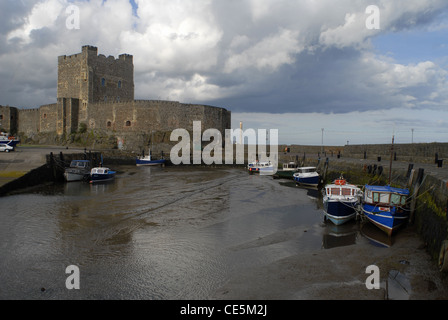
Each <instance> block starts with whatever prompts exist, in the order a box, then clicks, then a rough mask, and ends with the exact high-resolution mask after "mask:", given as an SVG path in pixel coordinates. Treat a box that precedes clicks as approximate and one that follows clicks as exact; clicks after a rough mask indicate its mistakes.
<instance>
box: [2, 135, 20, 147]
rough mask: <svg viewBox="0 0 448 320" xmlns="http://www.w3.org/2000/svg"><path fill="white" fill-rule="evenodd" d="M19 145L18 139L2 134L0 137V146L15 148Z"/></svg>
mask: <svg viewBox="0 0 448 320" xmlns="http://www.w3.org/2000/svg"><path fill="white" fill-rule="evenodd" d="M19 143H20V140H19V139H16V138H15V137H12V136H9V135H8V134H5V133H2V134H1V135H0V144H7V145H9V146H10V147H13V148H15V147H16V146H17V144H19Z"/></svg>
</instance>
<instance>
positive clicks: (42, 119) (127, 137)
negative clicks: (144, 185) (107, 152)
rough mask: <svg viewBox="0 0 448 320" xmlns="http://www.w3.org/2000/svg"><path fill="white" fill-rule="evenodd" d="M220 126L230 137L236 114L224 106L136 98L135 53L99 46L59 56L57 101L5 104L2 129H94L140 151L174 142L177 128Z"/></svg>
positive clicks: (26, 132)
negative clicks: (112, 51)
mask: <svg viewBox="0 0 448 320" xmlns="http://www.w3.org/2000/svg"><path fill="white" fill-rule="evenodd" d="M193 121H201V122H202V130H205V129H208V128H216V129H218V130H220V131H221V133H222V134H223V136H224V132H225V129H230V125H231V113H230V111H228V110H226V109H224V108H218V107H213V106H206V105H197V104H183V103H179V102H176V101H160V100H134V64H133V56H132V55H128V54H121V55H120V56H119V57H118V59H115V58H114V57H113V56H109V57H106V56H104V55H102V54H100V55H98V48H96V47H93V46H83V47H82V52H81V53H78V54H74V55H70V56H65V55H64V56H60V57H58V84H57V103H53V104H48V105H43V106H40V107H39V108H35V109H18V108H15V107H10V106H6V107H5V106H0V124H1V125H0V127H1V128H3V129H4V130H6V131H8V132H11V133H13V134H18V135H20V136H25V137H34V136H37V135H42V134H55V135H57V136H58V137H68V136H70V135H71V134H74V133H76V132H79V131H80V130H82V131H84V132H85V131H88V132H95V133H98V134H101V135H102V136H108V137H109V141H110V140H113V141H116V143H117V146H118V147H120V148H121V147H123V148H124V149H127V150H133V151H140V150H141V149H142V148H145V147H147V146H148V141H149V139H151V135H152V136H155V137H156V138H154V141H153V142H158V143H168V144H169V136H170V135H169V133H170V132H171V131H172V130H174V129H177V128H184V129H187V130H189V131H191V130H192V128H193Z"/></svg>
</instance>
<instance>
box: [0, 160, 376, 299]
mask: <svg viewBox="0 0 448 320" xmlns="http://www.w3.org/2000/svg"><path fill="white" fill-rule="evenodd" d="M114 169H117V170H118V175H117V178H116V179H115V181H113V182H109V183H105V184H98V185H90V184H88V183H83V182H72V183H67V184H62V185H58V186H53V187H45V188H41V189H39V190H38V191H36V192H35V193H33V194H21V195H15V196H9V197H5V198H1V199H0V201H1V211H0V243H1V244H0V272H1V273H0V281H1V283H2V285H1V286H0V298H1V299H207V298H208V297H210V296H211V295H212V294H213V293H214V292H215V291H216V290H217V289H218V288H219V287H220V286H222V285H223V284H224V283H225V282H226V281H227V280H228V279H229V278H230V277H231V276H232V275H233V274H235V273H237V272H238V271H239V270H243V269H245V268H248V267H253V266H260V265H264V264H268V263H270V262H273V261H276V260H279V259H281V258H284V257H288V256H291V255H295V254H298V253H301V252H308V251H315V250H325V249H331V248H333V247H336V246H345V245H352V244H366V243H368V242H369V241H371V240H370V238H368V237H365V236H363V233H361V231H360V229H359V223H357V222H351V223H347V224H346V225H343V226H339V227H336V226H334V225H332V224H331V223H325V222H324V220H323V213H322V208H321V198H320V197H319V192H318V191H317V190H308V189H302V188H297V187H295V186H293V185H291V184H290V183H288V182H285V181H282V180H274V179H272V178H271V177H267V176H257V175H248V174H247V173H246V172H245V171H244V170H243V169H238V168H219V169H211V168H199V167H192V168H186V167H168V168H150V167H134V166H120V167H117V168H114ZM69 265H76V266H78V267H79V270H80V289H79V290H68V289H67V288H66V279H67V277H68V276H69V274H66V273H65V269H66V267H67V266H69Z"/></svg>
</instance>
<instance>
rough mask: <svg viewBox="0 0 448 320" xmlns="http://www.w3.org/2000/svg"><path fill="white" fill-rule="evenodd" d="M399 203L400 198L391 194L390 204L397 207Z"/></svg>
mask: <svg viewBox="0 0 448 320" xmlns="http://www.w3.org/2000/svg"><path fill="white" fill-rule="evenodd" d="M400 201H401V196H400V195H399V194H395V193H393V194H391V195H390V203H391V204H392V205H398V204H400Z"/></svg>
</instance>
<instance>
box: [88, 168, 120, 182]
mask: <svg viewBox="0 0 448 320" xmlns="http://www.w3.org/2000/svg"><path fill="white" fill-rule="evenodd" d="M115 173H116V172H115V171H113V170H110V169H109V168H106V167H96V168H92V170H90V183H95V182H105V181H111V180H113V179H114V178H115Z"/></svg>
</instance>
